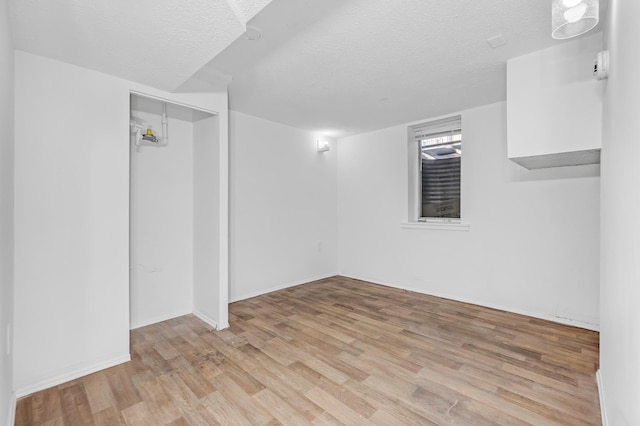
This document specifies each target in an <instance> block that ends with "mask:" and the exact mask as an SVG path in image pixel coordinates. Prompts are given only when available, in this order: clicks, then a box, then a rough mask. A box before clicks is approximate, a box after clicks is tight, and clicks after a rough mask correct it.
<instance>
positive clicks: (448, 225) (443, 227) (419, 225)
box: [400, 222, 471, 232]
mask: <svg viewBox="0 0 640 426" xmlns="http://www.w3.org/2000/svg"><path fill="white" fill-rule="evenodd" d="M400 227H401V228H403V229H435V230H439V231H463V232H467V231H469V230H470V229H471V225H470V224H468V223H455V222H403V223H401V224H400Z"/></svg>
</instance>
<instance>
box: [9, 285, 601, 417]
mask: <svg viewBox="0 0 640 426" xmlns="http://www.w3.org/2000/svg"><path fill="white" fill-rule="evenodd" d="M229 316H230V322H231V327H230V328H229V329H227V330H224V331H214V330H212V329H211V328H210V327H208V326H207V325H206V324H204V323H203V322H201V321H200V320H198V319H197V318H196V317H194V316H191V315H188V316H184V317H180V318H176V319H173V320H169V321H165V322H162V323H159V324H154V325H151V326H148V327H143V328H140V329H136V330H133V331H132V332H131V351H132V352H131V355H132V361H131V362H129V363H126V364H123V365H120V366H116V367H113V368H110V369H107V370H103V371H101V372H98V373H95V374H91V375H89V376H86V377H83V378H81V379H78V380H74V381H72V382H69V383H66V384H63V385H60V386H57V387H55V388H51V389H48V390H45V391H42V392H38V393H36V394H33V395H30V396H28V397H25V398H22V399H20V400H19V401H18V404H17V413H16V425H44V424H46V425H63V424H64V425H83V424H96V425H117V424H140V425H165V424H171V425H187V424H195V425H216V424H221V425H244V424H268V425H277V424H283V425H303V424H330V425H333V424H347V425H360V424H378V425H400V424H412V425H428V424H438V425H446V424H455V425H474V426H475V425H497V424H502V425H524V424H532V425H592V424H593V425H597V424H600V409H599V403H598V392H597V388H596V383H595V371H596V368H597V364H598V333H596V332H592V331H587V330H583V329H579V328H572V327H567V326H563V325H558V324H555V323H551V322H546V321H542V320H538V319H534V318H529V317H525V316H521V315H515V314H511V313H506V312H502V311H496V310H492V309H487V308H482V307H479V306H475V305H470V304H465V303H459V302H453V301H450V300H446V299H440V298H436V297H431V296H426V295H421V294H417V293H412V292H407V291H403V290H397V289H391V288H388V287H383V286H378V285H374V284H370V283H367V282H363V281H358V280H352V279H348V278H343V277H334V278H330V279H325V280H321V281H316V282H313V283H309V284H305V285H301V286H297V287H293V288H289V289H286V290H281V291H277V292H274V293H270V294H266V295H263V296H259V297H255V298H253V299H249V300H244V301H241V302H237V303H233V304H231V305H230V315H229Z"/></svg>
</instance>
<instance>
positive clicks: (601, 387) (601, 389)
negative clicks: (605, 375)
mask: <svg viewBox="0 0 640 426" xmlns="http://www.w3.org/2000/svg"><path fill="white" fill-rule="evenodd" d="M596 382H597V383H598V396H599V397H600V417H602V426H607V425H608V424H609V421H608V420H607V406H606V405H605V402H604V385H603V383H602V374H601V373H600V369H598V371H596Z"/></svg>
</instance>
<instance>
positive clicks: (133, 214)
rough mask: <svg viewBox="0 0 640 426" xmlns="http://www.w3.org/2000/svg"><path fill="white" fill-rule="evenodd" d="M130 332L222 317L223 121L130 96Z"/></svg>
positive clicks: (197, 111)
mask: <svg viewBox="0 0 640 426" xmlns="http://www.w3.org/2000/svg"><path fill="white" fill-rule="evenodd" d="M129 124H130V132H129V135H130V137H129V140H130V157H129V158H130V169H129V170H130V178H129V183H130V188H129V189H130V191H129V194H130V200H129V206H130V207H129V301H130V302H129V310H130V329H134V328H138V327H142V326H145V325H149V324H153V323H156V322H160V321H165V320H167V319H171V318H175V317H178V316H181V315H186V314H189V313H194V314H196V315H197V316H199V317H200V318H201V319H203V320H204V321H206V322H207V323H209V324H210V325H212V326H213V327H217V324H218V319H219V318H220V314H221V312H220V310H221V306H222V304H221V300H220V291H219V290H220V264H219V258H220V253H219V250H220V248H219V247H220V245H219V236H220V235H219V230H220V213H219V212H220V194H219V192H220V189H219V188H220V181H219V179H220V178H219V175H220V174H219V171H220V149H219V148H220V147H219V144H220V141H219V134H220V132H219V116H218V114H216V113H215V112H212V111H205V110H203V109H199V108H195V107H192V106H188V105H183V104H179V103H176V102H171V101H168V100H165V99H159V98H155V97H152V96H147V95H143V94H140V93H134V92H132V93H131V94H130V123H129Z"/></svg>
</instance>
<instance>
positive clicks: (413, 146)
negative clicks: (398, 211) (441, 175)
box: [401, 115, 470, 231]
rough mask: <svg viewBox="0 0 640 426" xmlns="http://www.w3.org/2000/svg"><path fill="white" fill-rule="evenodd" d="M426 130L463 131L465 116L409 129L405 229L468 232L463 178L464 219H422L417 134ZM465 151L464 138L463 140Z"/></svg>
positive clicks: (418, 124)
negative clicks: (417, 131) (407, 193)
mask: <svg viewBox="0 0 640 426" xmlns="http://www.w3.org/2000/svg"><path fill="white" fill-rule="evenodd" d="M419 129H424V130H425V131H426V132H428V133H440V132H446V131H451V130H458V129H462V116H461V115H455V116H450V117H445V118H442V119H438V120H431V121H425V122H421V123H417V124H414V125H410V126H407V141H408V146H407V152H408V183H409V185H408V188H409V203H408V214H407V222H403V223H402V224H401V226H402V227H403V228H407V229H438V230H451V231H468V230H469V229H470V225H469V224H468V223H467V222H465V221H464V216H463V214H464V203H463V198H464V194H463V193H462V188H463V185H462V178H463V176H464V175H461V177H460V190H461V193H460V218H430V217H422V215H421V213H422V209H421V201H422V195H421V193H420V191H421V184H420V182H421V179H422V174H421V170H420V164H421V147H420V142H419V141H418V140H416V137H415V135H416V130H419ZM462 142H463V144H462V145H463V147H462V149H463V150H464V136H463V137H462Z"/></svg>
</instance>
